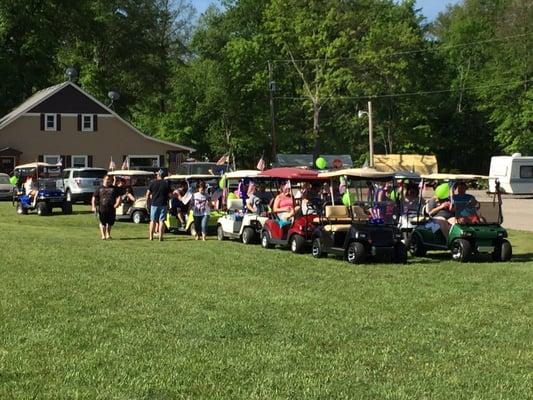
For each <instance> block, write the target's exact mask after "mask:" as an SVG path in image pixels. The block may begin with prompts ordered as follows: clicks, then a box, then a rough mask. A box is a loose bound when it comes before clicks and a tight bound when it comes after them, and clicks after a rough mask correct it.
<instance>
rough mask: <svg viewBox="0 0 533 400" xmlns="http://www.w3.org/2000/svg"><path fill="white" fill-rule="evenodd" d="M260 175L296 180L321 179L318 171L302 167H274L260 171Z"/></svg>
mask: <svg viewBox="0 0 533 400" xmlns="http://www.w3.org/2000/svg"><path fill="white" fill-rule="evenodd" d="M257 176H258V177H263V178H277V179H294V180H316V179H319V177H318V172H317V171H313V170H310V169H302V168H291V167H287V168H283V167H279V168H272V169H267V170H265V171H262V172H260V173H259V174H258V175H257Z"/></svg>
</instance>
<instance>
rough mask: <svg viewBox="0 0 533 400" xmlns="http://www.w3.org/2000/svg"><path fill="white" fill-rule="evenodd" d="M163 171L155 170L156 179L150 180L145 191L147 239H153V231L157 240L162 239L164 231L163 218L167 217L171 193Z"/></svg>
mask: <svg viewBox="0 0 533 400" xmlns="http://www.w3.org/2000/svg"><path fill="white" fill-rule="evenodd" d="M165 176H166V174H165V171H164V170H162V169H160V170H159V171H158V172H157V178H156V180H154V181H152V182H150V185H149V186H148V191H147V192H146V207H147V208H148V209H149V210H150V226H149V228H148V229H149V231H148V239H150V240H154V233H155V232H157V233H158V237H159V240H160V241H161V240H163V235H164V233H165V219H166V218H167V207H168V199H169V197H170V194H171V190H170V186H169V185H168V182H167V181H165V179H164V178H165Z"/></svg>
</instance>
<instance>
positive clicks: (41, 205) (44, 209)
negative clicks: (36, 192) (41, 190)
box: [37, 203, 49, 216]
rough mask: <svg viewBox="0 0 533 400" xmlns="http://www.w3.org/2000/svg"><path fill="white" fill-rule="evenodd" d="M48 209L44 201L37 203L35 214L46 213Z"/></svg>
mask: <svg viewBox="0 0 533 400" xmlns="http://www.w3.org/2000/svg"><path fill="white" fill-rule="evenodd" d="M48 212H49V209H48V205H47V204H46V203H37V215H41V216H42V215H48Z"/></svg>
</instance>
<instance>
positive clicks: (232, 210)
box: [217, 170, 269, 244]
mask: <svg viewBox="0 0 533 400" xmlns="http://www.w3.org/2000/svg"><path fill="white" fill-rule="evenodd" d="M258 174H259V171H256V170H241V171H234V172H228V173H227V174H225V175H224V176H223V179H222V182H223V187H224V193H229V194H228V195H226V196H224V198H225V199H226V210H227V214H226V215H224V216H222V217H220V218H219V219H218V225H217V238H218V240H224V239H226V238H230V239H239V240H242V242H243V243H244V244H251V243H254V242H256V239H259V236H260V234H261V229H262V228H263V225H264V224H265V222H266V220H267V219H268V217H267V215H268V213H267V207H268V203H269V201H268V199H267V198H259V197H255V198H257V200H259V201H260V203H261V204H257V205H256V208H257V209H258V211H257V212H251V211H250V210H249V209H248V208H247V207H246V200H247V198H248V187H249V184H250V183H256V181H257V180H258V178H257V175H258ZM233 190H237V191H238V192H239V197H240V198H238V197H237V196H236V195H235V194H234V193H233ZM265 203H266V204H265Z"/></svg>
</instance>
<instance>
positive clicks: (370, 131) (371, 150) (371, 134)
mask: <svg viewBox="0 0 533 400" xmlns="http://www.w3.org/2000/svg"><path fill="white" fill-rule="evenodd" d="M373 128H374V126H373V124H372V102H371V101H369V102H368V150H369V153H370V154H369V158H370V161H369V162H368V166H369V167H370V168H374V132H373Z"/></svg>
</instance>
